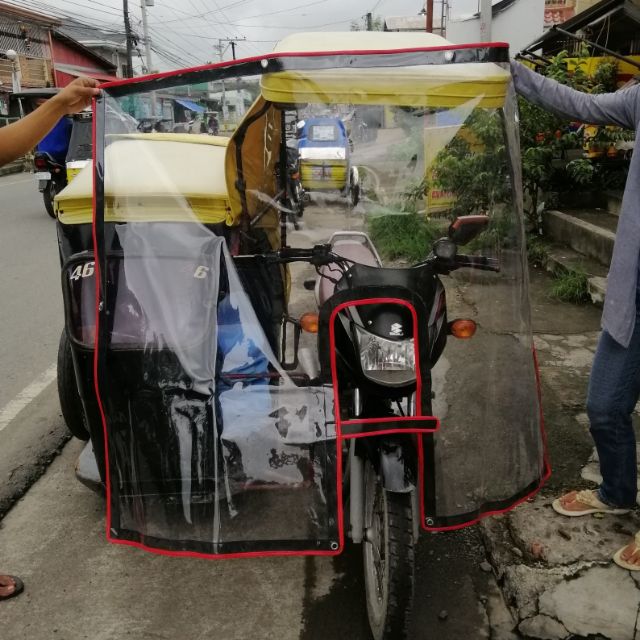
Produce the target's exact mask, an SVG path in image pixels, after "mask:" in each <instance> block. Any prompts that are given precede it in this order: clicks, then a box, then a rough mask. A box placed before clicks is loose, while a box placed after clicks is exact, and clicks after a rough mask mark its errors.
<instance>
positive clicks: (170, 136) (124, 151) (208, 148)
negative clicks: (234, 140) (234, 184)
mask: <svg viewBox="0 0 640 640" xmlns="http://www.w3.org/2000/svg"><path fill="white" fill-rule="evenodd" d="M107 141H108V142H110V143H109V144H108V145H107V147H106V149H105V167H106V171H107V176H106V180H105V220H106V221H108V222H119V221H133V220H146V221H177V220H185V219H189V218H192V219H194V220H197V221H198V222H202V223H206V224H215V223H220V222H225V221H226V220H227V215H228V213H229V206H228V197H227V187H226V184H225V178H224V155H225V150H226V146H227V144H228V142H229V140H228V138H223V137H217V136H209V135H200V134H175V133H146V134H144V133H142V134H117V135H113V136H107ZM92 192H93V174H92V164H91V163H89V164H88V165H87V166H86V167H85V168H84V169H83V170H82V171H81V172H80V173H79V174H78V175H77V176H76V177H75V178H74V180H72V181H71V183H70V184H69V185H68V186H67V187H66V188H65V189H64V190H63V191H61V192H60V193H59V194H58V195H57V196H56V207H57V210H58V212H59V220H60V222H61V223H62V224H82V223H88V222H91V220H92ZM114 194H117V199H116V198H114Z"/></svg>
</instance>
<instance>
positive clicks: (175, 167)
mask: <svg viewBox="0 0 640 640" xmlns="http://www.w3.org/2000/svg"><path fill="white" fill-rule="evenodd" d="M228 78H240V79H242V81H243V82H244V83H246V84H247V85H248V86H249V85H252V86H253V88H254V89H255V93H256V94H257V95H258V97H257V99H256V101H255V103H254V104H253V106H252V107H251V109H250V110H249V111H248V112H247V114H246V115H245V117H244V120H243V121H242V122H241V123H240V124H239V125H238V127H237V129H236V131H235V132H234V133H233V135H232V137H231V138H230V139H229V140H222V139H217V138H215V137H212V136H206V135H204V136H198V135H190V136H176V135H175V134H126V133H125V134H123V133H121V132H116V131H113V130H112V129H111V128H110V124H109V118H108V117H107V115H108V113H109V112H110V110H111V111H115V112H117V111H118V110H119V109H121V110H123V109H124V108H125V106H124V105H126V104H128V103H129V102H130V97H131V96H141V97H145V96H146V94H150V93H151V92H158V91H162V94H163V95H171V92H172V90H174V89H175V90H176V92H177V94H178V95H183V94H184V90H185V87H187V88H188V87H189V86H190V85H193V84H200V83H202V82H212V81H217V80H220V79H228ZM156 95H157V94H156ZM372 104H373V105H383V106H384V107H385V110H386V115H385V123H384V126H383V127H382V128H381V129H380V130H379V132H378V136H377V138H376V143H375V144H370V145H368V148H367V152H366V154H364V155H363V156H362V157H361V159H360V160H359V161H358V162H359V166H362V167H363V168H364V169H365V172H366V176H367V180H366V181H365V182H364V184H363V185H362V190H363V196H364V197H363V199H362V204H361V206H360V207H358V208H357V209H346V210H345V208H344V207H341V206H332V203H331V202H326V203H325V202H323V203H322V204H321V206H320V205H314V206H309V207H308V208H307V210H306V211H305V221H306V224H305V228H304V229H301V230H294V231H292V230H291V229H289V227H288V225H287V218H288V209H287V207H286V206H284V204H283V203H284V201H285V199H286V193H287V188H286V184H285V180H286V171H285V169H286V163H287V145H286V142H287V135H286V126H285V123H286V121H287V118H288V116H289V114H290V113H292V112H295V111H298V110H299V109H300V107H301V105H305V107H307V106H309V105H317V108H318V110H320V109H321V108H325V109H331V110H333V111H334V112H347V111H348V110H349V109H352V108H353V105H372ZM94 113H95V116H94V119H95V127H96V129H95V141H96V145H95V156H94V164H93V167H92V169H91V170H90V171H89V170H87V169H85V170H83V172H81V173H80V174H79V175H78V177H77V178H76V179H75V180H74V181H73V182H72V183H71V185H70V187H69V188H67V189H66V190H65V191H63V192H62V193H61V194H59V195H58V197H57V200H56V205H57V207H58V211H59V235H60V247H61V257H62V263H63V266H62V284H63V290H64V297H65V314H66V337H67V339H68V342H67V345H68V347H65V348H68V349H69V352H68V353H69V354H70V361H71V362H72V364H73V371H74V372H75V377H76V380H77V388H78V389H79V396H80V398H81V402H82V407H83V420H84V422H85V424H86V428H87V432H88V435H89V436H90V439H91V444H92V446H93V450H92V451H91V450H90V449H87V452H88V453H87V456H86V458H87V459H90V460H94V461H95V465H96V468H97V481H98V482H99V483H100V484H102V485H103V486H104V488H105V490H106V500H107V537H108V539H109V541H111V542H113V543H117V544H124V545H130V546H135V547H140V548H143V549H146V550H149V551H152V552H158V553H164V554H169V555H176V556H197V557H202V558H222V557H238V558H239V557H255V556H267V555H317V556H333V555H337V554H340V553H342V552H344V551H345V550H346V548H347V546H348V545H351V544H354V545H360V546H361V547H362V550H363V560H364V572H365V588H366V603H367V611H368V617H369V624H370V628H371V633H372V636H373V637H374V638H375V639H376V640H380V639H383V638H384V639H391V638H403V637H407V633H408V623H409V620H410V617H411V610H412V598H413V585H414V549H415V544H416V541H417V538H418V535H419V532H420V530H424V531H427V532H434V531H446V530H451V529H456V528H459V527H463V526H467V525H469V524H472V523H475V522H477V521H478V519H480V518H482V517H485V516H487V515H490V514H492V513H496V512H501V511H504V510H507V509H509V508H511V507H513V506H514V505H515V504H517V503H518V502H520V501H522V500H523V499H526V498H527V497H528V496H530V495H532V494H533V493H534V492H535V491H536V490H537V489H538V488H539V487H540V486H541V484H542V482H543V481H544V479H545V478H546V476H547V474H548V466H547V464H546V460H545V456H544V446H543V438H542V433H541V416H540V403H539V396H538V386H537V376H536V367H535V361H534V352H533V345H532V335H531V327H530V317H529V308H528V290H527V286H528V281H527V271H526V257H525V252H524V243H523V238H524V233H523V228H524V225H523V213H522V194H521V184H520V175H519V163H518V159H519V156H518V143H517V130H516V123H517V117H516V104H515V96H514V93H513V90H512V86H511V77H510V73H509V70H508V49H507V47H506V45H500V44H481V45H473V46H459V45H453V44H451V43H448V42H447V41H446V40H443V39H442V38H439V37H437V36H432V35H429V34H393V33H390V34H387V33H385V34H377V33H375V34H374V33H347V34H322V35H321V39H320V34H304V35H300V36H291V37H289V38H287V39H285V40H284V41H283V42H282V43H280V44H279V45H278V47H277V48H276V50H275V51H274V52H273V53H272V54H269V55H266V56H264V57H263V58H262V59H249V60H239V61H234V62H232V63H225V64H221V65H212V66H209V67H203V68H197V69H193V70H184V71H177V72H169V73H166V74H162V75H160V76H156V77H154V78H145V77H141V78H135V79H133V80H129V81H122V82H116V83H109V84H107V85H104V87H103V92H102V95H101V96H100V98H99V99H98V100H97V101H96V104H95V112H94ZM443 122H444V123H445V124H444V125H443ZM469 139H473V141H474V142H473V144H470V143H469ZM461 163H466V164H472V165H473V166H475V167H477V169H478V173H479V174H480V170H481V169H482V176H483V177H482V180H479V181H478V183H477V184H475V185H473V189H475V191H474V193H475V197H473V198H471V197H470V190H471V187H470V186H469V185H465V186H464V189H465V191H464V192H463V191H462V190H460V191H459V192H458V196H457V198H458V199H457V201H456V203H455V204H454V205H452V207H451V210H450V211H449V212H448V213H449V218H448V219H447V218H445V219H443V220H441V221H440V222H439V224H440V227H441V228H442V229H443V232H442V234H441V237H439V239H436V241H435V242H433V243H431V246H424V255H423V257H422V259H420V260H418V261H416V262H415V263H414V264H412V265H410V266H407V264H406V263H398V262H395V263H394V262H391V263H388V264H383V262H382V258H381V257H380V253H387V254H388V253H389V247H390V245H389V242H390V236H387V235H385V233H383V232H380V229H383V230H384V229H389V228H391V229H393V228H394V227H399V226H401V225H406V228H407V229H411V228H416V226H415V225H418V227H419V226H420V225H431V224H438V223H437V221H436V222H435V223H434V222H433V221H431V222H428V221H425V220H424V219H423V218H424V214H425V212H424V210H422V211H418V212H415V211H414V212H412V213H408V211H409V208H408V205H407V193H410V192H413V193H415V192H416V191H418V189H416V184H417V185H421V184H425V186H428V185H427V184H426V183H427V182H428V181H429V180H438V181H440V186H442V187H443V188H444V187H447V188H448V189H452V188H453V187H455V185H452V184H451V183H447V180H449V181H451V180H452V178H451V176H452V175H454V176H455V171H454V169H455V167H456V166H459V165H460V164H461ZM434 176H435V177H434ZM423 191H424V188H423ZM413 205H414V207H415V206H416V203H415V201H413ZM418 205H419V203H418ZM381 219H385V220H386V222H387V223H388V224H382V225H381V224H379V221H380V220H381ZM412 225H413V226H412ZM403 228H404V227H403ZM429 228H431V227H429ZM436 238H438V236H436ZM461 247H465V250H464V251H465V252H464V253H463V252H462V250H461ZM447 276H452V277H451V278H447ZM445 283H447V284H445ZM447 289H453V290H455V291H456V294H457V295H455V296H450V298H449V299H448V298H447V295H446V290H447ZM454 316H458V317H454ZM460 316H461V317H460ZM452 338H457V339H456V340H453V339H452ZM85 479H86V478H85Z"/></svg>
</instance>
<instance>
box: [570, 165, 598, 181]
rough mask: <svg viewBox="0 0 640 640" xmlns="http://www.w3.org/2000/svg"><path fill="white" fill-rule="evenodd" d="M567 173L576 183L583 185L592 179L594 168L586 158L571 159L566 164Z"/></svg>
mask: <svg viewBox="0 0 640 640" xmlns="http://www.w3.org/2000/svg"><path fill="white" fill-rule="evenodd" d="M567 173H568V174H569V175H570V176H571V178H573V180H574V181H575V183H576V184H579V185H585V184H589V182H591V181H592V180H593V177H594V175H595V169H594V166H593V164H591V162H589V161H588V160H583V159H580V160H572V161H571V162H569V163H568V164H567Z"/></svg>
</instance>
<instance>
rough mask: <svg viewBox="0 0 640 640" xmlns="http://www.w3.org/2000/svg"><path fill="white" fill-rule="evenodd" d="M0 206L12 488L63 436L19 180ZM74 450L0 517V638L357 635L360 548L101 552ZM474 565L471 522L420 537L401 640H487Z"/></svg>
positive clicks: (38, 271) (41, 223)
mask: <svg viewBox="0 0 640 640" xmlns="http://www.w3.org/2000/svg"><path fill="white" fill-rule="evenodd" d="M0 202H1V203H2V204H1V205H0V215H1V216H2V222H3V223H4V224H3V233H2V234H0V248H1V249H2V251H3V265H4V269H3V271H2V275H1V276H0V294H1V295H2V296H3V298H2V300H3V304H2V305H0V318H1V319H2V325H0V326H1V327H2V329H1V330H0V367H2V370H1V372H0V373H1V374H2V378H3V381H4V384H3V385H2V387H1V388H0V415H3V414H4V415H5V417H6V425H5V427H4V428H3V429H2V430H1V431H0V478H2V486H3V487H5V485H7V486H10V487H12V486H13V484H14V479H15V478H16V477H22V476H24V472H23V471H21V470H22V469H23V468H25V467H28V468H30V469H31V472H30V475H29V474H27V476H25V477H26V478H27V479H26V480H24V486H25V487H26V486H28V485H29V484H31V482H30V481H29V478H30V479H31V481H32V480H33V478H34V477H36V475H37V470H38V469H41V468H44V467H45V466H46V462H48V460H49V459H50V458H51V457H52V455H53V453H54V452H55V451H56V449H58V448H60V447H61V446H62V444H63V442H64V431H63V426H62V422H61V418H60V412H59V406H58V403H57V399H56V393H55V383H54V382H53V381H52V380H50V374H49V377H47V375H44V376H43V374H47V372H48V371H51V366H52V365H53V364H54V362H55V358H56V349H57V341H58V337H59V333H60V330H61V328H62V305H61V300H60V285H59V275H58V274H59V271H58V258H57V248H56V242H55V229H54V223H53V221H52V220H50V219H48V218H47V216H46V214H45V212H44V210H43V207H42V205H41V204H40V200H39V194H38V193H37V191H36V189H35V186H34V184H33V182H32V178H31V176H28V175H27V176H9V177H7V178H0ZM47 381H49V382H48V384H47ZM25 390H26V392H25ZM29 400H31V401H30V402H29ZM7 407H8V408H9V409H8V410H7ZM81 447H82V443H80V442H79V441H77V440H72V441H71V442H69V444H67V445H66V446H65V447H64V448H63V450H62V453H61V455H60V456H59V457H57V458H55V460H54V461H53V463H52V464H51V465H50V466H48V468H47V470H46V473H45V474H44V475H43V476H42V477H41V478H40V479H39V480H38V481H37V482H35V484H33V486H31V488H30V489H29V490H28V492H27V493H26V495H25V496H24V498H23V499H22V500H21V501H20V502H18V503H17V504H16V505H15V506H13V508H12V509H11V510H10V511H9V513H8V514H7V515H6V516H5V517H4V519H3V520H2V522H1V525H0V572H10V573H13V574H17V575H20V576H22V577H23V579H24V581H25V584H26V591H25V593H24V594H23V595H21V596H20V597H19V598H16V599H13V600H10V601H7V602H2V603H0V628H1V629H2V631H1V632H0V636H1V637H3V638H5V637H6V638H9V637H29V638H30V640H51V638H58V639H60V640H80V639H83V638H88V639H91V640H115V639H120V638H125V637H126V638H131V639H132V640H149V639H159V638H174V637H176V635H177V634H179V635H180V637H183V638H188V639H189V640H191V639H200V638H203V639H204V638H207V640H208V639H211V638H215V639H220V640H246V639H248V638H251V639H256V640H262V639H265V640H266V639H267V638H278V639H279V640H288V639H291V640H294V639H296V640H327V639H334V638H335V639H339V638H349V639H352V640H366V639H367V638H368V637H369V636H368V631H367V621H366V609H365V603H364V597H363V579H362V566H361V560H360V549H353V548H351V549H349V550H348V551H347V553H345V554H344V555H343V556H341V557H339V558H336V559H326V558H270V559H259V560H257V559H251V560H249V559H247V560H225V561H205V560H196V559H178V558H169V557H162V556H156V555H152V554H148V553H145V552H142V551H138V550H134V549H129V548H126V547H118V546H112V545H108V544H107V543H106V541H105V536H104V501H103V499H102V497H101V496H99V495H96V494H94V493H92V492H91V491H89V490H88V489H86V488H85V487H84V486H82V485H80V484H79V483H78V482H77V481H76V480H75V477H74V470H73V466H74V463H75V460H76V458H77V456H78V454H79V452H80V450H81ZM38 456H40V457H38ZM34 460H36V462H34ZM14 489H15V487H14ZM484 560H485V553H484V548H483V546H482V543H481V540H480V535H479V532H478V530H477V529H476V528H472V529H469V530H466V531H463V532H457V533H452V534H446V535H443V534H440V535H431V536H427V535H423V536H422V538H421V541H420V544H419V547H418V553H417V582H416V584H417V587H416V604H415V615H414V621H413V624H412V632H411V636H410V637H411V638H413V639H416V640H421V639H423V638H424V639H426V638H431V637H434V636H436V637H438V638H440V639H442V640H454V639H456V640H457V639H459V638H469V639H471V640H474V639H475V638H488V637H490V636H491V632H492V630H493V631H496V630H497V629H500V627H501V625H503V624H505V617H504V616H505V611H504V605H503V603H502V602H501V599H500V597H499V595H498V589H497V585H496V583H495V580H494V579H493V576H492V574H491V573H490V572H487V571H486V569H487V568H488V567H487V565H486V564H485V565H483V562H484ZM483 568H484V569H485V570H483ZM489 618H491V621H489Z"/></svg>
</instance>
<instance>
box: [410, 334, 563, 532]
mask: <svg viewBox="0 0 640 640" xmlns="http://www.w3.org/2000/svg"><path fill="white" fill-rule="evenodd" d="M531 350H532V352H533V368H534V372H535V376H536V390H537V392H538V404H539V405H540V432H541V434H542V447H543V463H544V475H543V476H542V478H541V479H540V484H539V485H538V486H537V487H536V488H535V489H534V490H533V491H532V492H531V493H529V494H527V495H526V496H524V497H523V498H520V500H517V501H516V502H514V503H513V504H512V505H509V506H508V507H506V508H504V509H496V510H494V511H485V512H484V513H481V514H480V515H479V516H478V517H477V518H475V519H474V520H472V521H471V522H465V523H464V524H457V525H454V526H451V527H427V526H426V524H425V515H424V501H421V502H420V512H421V513H420V515H421V524H422V528H423V529H424V530H425V531H430V532H433V533H437V532H442V531H457V530H458V529H465V528H466V527H470V526H472V525H474V524H478V522H480V521H481V520H484V519H485V518H489V517H490V516H500V515H503V514H505V513H507V512H509V511H511V510H512V509H515V508H516V507H517V506H519V505H521V504H522V503H523V502H527V501H528V500H531V498H533V497H534V496H535V495H537V493H538V492H539V491H540V489H542V487H544V485H545V484H546V482H547V480H548V479H549V478H550V477H551V465H550V464H549V457H548V456H549V449H548V447H547V433H546V430H545V428H544V413H543V410H542V386H541V383H540V370H539V368H538V355H537V352H536V348H535V345H532V346H531ZM418 460H419V464H420V468H421V469H422V465H423V451H422V441H420V447H419V450H418Z"/></svg>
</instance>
